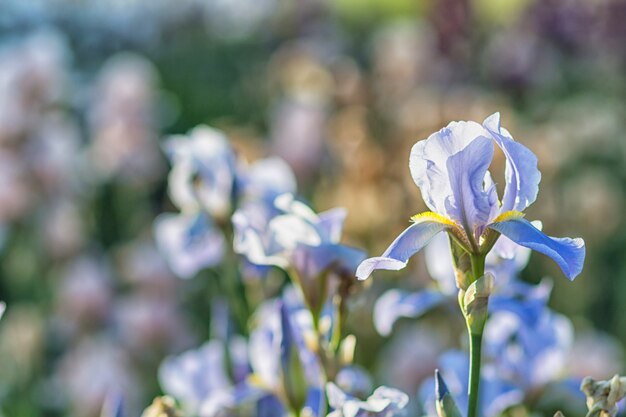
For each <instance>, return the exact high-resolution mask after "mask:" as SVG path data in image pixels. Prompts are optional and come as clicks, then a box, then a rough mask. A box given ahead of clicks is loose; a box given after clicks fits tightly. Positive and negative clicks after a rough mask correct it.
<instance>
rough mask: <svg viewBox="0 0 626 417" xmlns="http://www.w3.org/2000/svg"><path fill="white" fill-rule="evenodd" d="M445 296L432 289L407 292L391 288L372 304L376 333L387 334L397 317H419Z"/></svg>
mask: <svg viewBox="0 0 626 417" xmlns="http://www.w3.org/2000/svg"><path fill="white" fill-rule="evenodd" d="M446 298H447V297H446V296H445V295H443V294H442V293H441V292H439V291H433V290H424V291H420V292H416V293H409V292H406V291H402V290H398V289H391V290H389V291H387V292H386V293H384V294H383V295H382V296H381V297H380V298H379V299H378V301H377V302H376V305H375V306H374V326H375V327H376V330H377V331H378V333H380V334H381V335H383V336H389V335H390V334H391V330H392V329H393V325H394V323H395V322H396V321H397V320H398V319H399V318H401V317H407V318H415V317H419V316H421V315H422V314H424V313H426V312H427V311H429V310H430V309H431V308H434V307H436V306H438V305H439V304H441V303H442V302H443V301H445V300H446Z"/></svg>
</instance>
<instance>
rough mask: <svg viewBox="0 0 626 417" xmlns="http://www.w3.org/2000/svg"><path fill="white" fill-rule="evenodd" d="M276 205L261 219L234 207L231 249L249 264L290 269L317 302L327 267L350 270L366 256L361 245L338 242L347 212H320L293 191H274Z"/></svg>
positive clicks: (308, 296) (321, 296) (333, 270)
mask: <svg viewBox="0 0 626 417" xmlns="http://www.w3.org/2000/svg"><path fill="white" fill-rule="evenodd" d="M274 206H275V208H276V209H277V210H276V215H274V216H273V217H268V218H265V219H262V218H259V213H258V212H254V211H253V210H245V209H244V210H242V209H240V210H237V211H236V212H235V214H234V215H233V224H234V226H235V242H234V247H235V252H237V253H239V254H242V255H244V256H245V257H246V259H247V260H248V261H249V262H251V263H252V264H255V265H259V266H276V267H279V268H282V269H284V270H287V271H289V272H291V273H292V274H293V277H294V279H296V280H297V282H298V284H299V285H300V286H301V287H302V289H303V292H304V296H305V298H306V299H307V302H308V303H310V304H311V305H312V306H315V307H320V306H321V305H322V304H323V303H324V301H325V294H320V293H319V292H320V288H319V287H320V285H319V278H320V277H321V276H322V275H323V274H326V273H329V272H331V273H334V274H337V275H339V276H348V275H350V276H352V271H354V269H355V268H356V266H357V265H358V263H359V262H361V261H362V260H363V258H364V254H363V252H361V251H360V250H357V249H354V248H351V247H348V246H345V245H343V244H341V243H339V241H340V238H341V231H342V228H343V221H344V219H345V216H346V212H345V210H343V209H333V210H329V211H326V212H323V213H320V214H319V215H318V214H316V213H315V212H314V211H313V210H311V208H309V207H308V206H307V205H305V204H304V203H302V202H300V201H297V200H295V199H294V197H293V195H291V194H283V195H280V196H278V197H277V198H276V199H275V200H274ZM272 214H273V213H272ZM259 220H261V221H259ZM262 220H265V221H266V223H265V224H263V221H262Z"/></svg>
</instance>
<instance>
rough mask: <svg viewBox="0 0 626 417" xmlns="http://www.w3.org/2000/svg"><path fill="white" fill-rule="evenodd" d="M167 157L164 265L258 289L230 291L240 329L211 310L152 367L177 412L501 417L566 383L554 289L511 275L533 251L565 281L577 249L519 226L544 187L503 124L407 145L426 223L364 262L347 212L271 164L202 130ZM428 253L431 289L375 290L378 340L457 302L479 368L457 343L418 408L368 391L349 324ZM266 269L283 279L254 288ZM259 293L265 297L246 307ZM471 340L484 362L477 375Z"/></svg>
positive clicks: (573, 269)
mask: <svg viewBox="0 0 626 417" xmlns="http://www.w3.org/2000/svg"><path fill="white" fill-rule="evenodd" d="M494 142H495V144H496V145H497V146H498V147H499V148H500V149H501V150H502V152H503V153H504V156H505V157H506V170H505V186H504V194H503V197H502V199H501V200H500V199H499V198H498V195H497V193H496V185H495V183H494V181H493V180H492V178H491V175H490V173H489V165H490V164H491V160H492V158H493V154H494ZM165 150H166V152H167V154H168V156H169V158H170V161H171V163H172V169H171V172H170V176H169V195H170V198H171V201H172V202H173V203H174V204H175V205H176V206H177V207H178V208H179V210H180V213H178V214H163V215H162V216H161V217H159V218H158V219H157V221H156V223H155V235H156V238H157V241H158V243H159V246H160V248H161V250H162V251H163V253H164V255H165V256H166V258H167V259H168V262H169V265H170V267H171V269H172V270H173V271H174V272H175V273H176V274H177V275H179V276H181V277H184V278H190V277H193V276H194V275H196V274H197V273H198V272H199V271H200V270H202V269H205V268H211V267H215V266H217V265H221V264H225V263H226V264H227V263H228V262H231V263H232V262H234V263H235V264H234V266H233V267H234V268H235V269H239V268H240V269H245V270H247V271H248V274H252V275H254V276H256V277H258V278H261V279H259V280H256V284H255V285H257V286H256V287H254V288H252V287H250V285H251V284H252V282H246V281H245V280H244V281H243V282H239V283H238V284H237V285H240V287H238V288H241V291H243V292H241V293H240V294H239V295H241V296H242V297H244V298H246V303H247V307H248V310H247V311H248V313H245V314H248V315H247V316H245V317H244V318H243V321H241V322H240V323H239V324H240V325H239V327H237V326H233V325H231V322H232V314H231V313H232V311H230V309H233V307H232V306H231V307H229V308H227V309H226V310H224V311H226V314H214V315H213V316H214V317H212V322H213V323H212V325H213V327H214V329H215V328H220V329H222V330H221V331H218V332H214V335H213V338H212V339H211V340H209V341H208V342H206V343H205V344H204V345H203V346H201V347H200V348H198V349H195V350H190V351H187V352H185V353H182V354H180V355H178V356H172V357H170V358H168V359H166V360H165V361H164V362H163V364H162V365H161V368H160V373H159V380H160V384H161V387H162V388H163V390H164V392H165V393H166V394H168V395H171V396H172V397H174V398H175V399H176V400H177V402H178V404H179V406H180V408H181V410H182V411H183V412H184V413H185V415H189V416H199V417H221V416H229V415H238V416H249V417H263V416H272V417H281V416H294V417H324V416H326V417H366V416H375V417H394V416H400V415H403V413H404V411H405V410H406V409H409V407H410V409H411V410H415V409H416V408H417V407H418V406H421V409H422V411H423V413H424V415H428V416H433V417H434V416H439V417H443V416H447V415H450V414H449V412H448V414H446V411H445V407H451V405H450V404H451V403H450V402H449V401H452V404H456V405H455V407H458V408H459V409H461V410H466V409H467V410H468V414H467V415H468V416H473V415H476V414H472V413H475V412H476V404H478V403H479V404H480V407H479V408H478V409H479V410H480V411H479V414H478V415H484V416H486V417H496V416H498V415H500V414H501V413H502V412H504V411H505V410H507V409H508V408H510V407H512V406H516V405H519V404H522V403H524V401H525V400H526V399H527V398H528V397H529V396H531V395H534V393H536V392H537V391H539V390H541V389H543V388H544V387H545V386H546V385H548V384H561V383H562V384H563V386H567V387H569V386H571V384H568V383H565V382H564V381H565V379H564V377H566V370H565V358H566V357H567V355H568V353H569V350H570V348H571V345H572V342H573V330H572V329H573V327H572V324H571V323H570V322H569V320H568V319H567V318H565V317H564V316H561V315H559V314H557V313H554V312H552V311H551V310H550V309H549V308H548V300H549V296H550V292H551V290H552V286H551V284H550V282H549V281H547V280H544V281H542V282H541V283H540V284H538V285H531V284H528V283H526V282H524V281H522V280H521V279H520V271H521V270H522V269H523V268H524V267H525V266H526V264H527V262H528V259H529V255H530V251H531V250H535V251H538V252H540V253H543V254H545V255H547V256H549V257H550V258H552V259H553V260H554V261H555V262H556V263H557V264H558V265H559V266H560V268H561V270H562V271H563V273H564V274H565V275H566V276H567V277H568V278H569V279H574V278H575V277H576V276H577V275H578V274H579V273H580V272H581V269H582V265H583V261H584V256H585V246H584V242H583V241H582V239H570V238H553V237H550V236H547V235H545V234H544V233H543V232H542V231H541V229H542V225H541V223H540V222H529V221H527V220H525V219H524V218H523V216H524V215H523V213H522V210H524V209H525V208H526V207H528V206H529V205H530V204H531V203H532V202H533V201H534V200H535V198H536V196H537V192H538V184H539V180H540V178H541V175H540V173H539V171H538V169H537V160H536V157H535V156H534V155H533V154H532V152H530V150H528V149H527V148H526V147H524V146H523V145H521V144H519V143H518V142H515V141H514V140H513V138H512V137H511V135H510V134H509V133H508V131H506V130H505V129H504V128H502V127H501V126H500V121H499V115H498V114H494V115H492V116H490V117H488V118H487V119H486V120H485V121H484V123H483V124H482V125H480V124H478V123H474V122H455V123H451V124H450V125H448V126H447V127H445V128H443V129H442V130H440V131H439V132H437V133H434V134H433V135H431V136H430V137H429V138H428V139H426V140H423V141H420V142H418V143H417V144H416V145H415V146H414V147H413V150H412V152H411V157H410V169H411V174H412V176H413V179H414V181H415V183H416V184H417V185H418V187H420V189H421V192H422V196H423V198H424V201H425V202H426V204H427V206H428V207H429V208H430V209H431V210H432V212H427V213H423V214H421V215H417V216H415V217H414V218H413V224H412V225H411V226H410V227H409V228H407V229H406V230H405V231H404V232H403V233H402V234H401V235H400V236H399V237H398V238H397V239H396V240H395V241H394V242H393V243H392V244H391V246H389V248H388V249H387V250H386V251H385V253H384V254H383V255H382V256H380V257H375V258H370V259H365V254H364V253H363V252H362V251H361V250H358V249H355V248H352V247H350V246H347V245H345V244H344V243H342V242H341V237H342V230H343V224H344V220H345V218H346V216H347V212H346V211H345V210H344V209H331V210H327V211H324V212H322V213H316V212H315V211H314V210H313V209H312V208H311V207H309V206H308V205H307V204H306V203H305V202H304V201H303V200H301V199H299V198H298V197H297V196H296V183H295V179H294V175H293V173H292V172H291V170H290V169H289V167H288V166H287V164H286V163H284V162H283V161H282V160H280V159H275V158H269V159H264V160H260V161H257V162H255V163H253V164H250V165H248V164H245V163H243V162H242V161H241V160H239V159H238V157H237V155H236V154H235V152H234V151H233V148H232V147H231V145H230V143H229V141H228V139H227V138H226V136H225V135H224V134H223V133H221V132H219V131H217V130H214V129H211V128H209V127H206V126H204V127H198V128H196V129H194V130H192V131H191V132H190V133H189V134H188V135H187V136H178V137H173V138H171V139H170V140H169V141H168V142H167V143H166V145H165ZM444 231H445V232H447V233H440V232H444ZM231 239H232V247H231V246H230V245H229V244H228V243H227V242H228V241H230V240H231ZM423 248H425V251H426V261H427V267H428V270H429V272H430V274H431V276H432V278H433V279H434V282H433V285H431V286H429V287H428V288H426V289H423V290H421V291H418V292H408V291H404V290H401V289H397V288H394V289H391V290H389V291H387V292H386V293H384V294H383V295H382V296H381V297H380V298H379V299H378V301H377V302H376V304H375V307H374V324H375V327H376V329H377V330H378V332H379V333H380V334H381V335H383V336H388V335H390V334H391V333H392V331H393V329H394V325H395V323H396V322H397V321H398V320H399V319H400V318H417V317H419V316H422V315H423V314H425V313H426V312H428V311H430V310H432V309H433V308H435V307H437V306H441V305H446V304H450V303H452V301H457V300H458V301H459V304H460V306H461V309H462V312H463V315H464V317H465V319H466V323H467V328H468V331H469V332H470V335H471V343H476V340H478V343H479V345H478V352H479V356H476V355H472V356H471V358H468V357H467V355H466V354H465V353H463V352H462V351H460V350H459V349H458V347H456V348H453V349H451V350H449V351H447V352H444V353H443V354H442V355H441V356H440V358H439V360H438V365H437V366H438V368H439V372H438V373H437V374H436V377H435V380H436V381H435V380H433V379H428V380H426V381H424V382H423V384H422V388H421V389H420V390H419V395H417V398H418V400H419V401H417V402H413V404H410V405H409V396H407V395H406V394H404V393H403V392H401V391H399V390H397V389H393V388H388V387H385V386H383V387H379V388H377V389H375V390H373V391H372V383H371V381H372V378H371V377H370V375H368V373H367V372H366V371H365V370H364V369H362V368H360V367H359V366H358V365H356V364H355V363H354V352H355V343H356V338H355V336H354V335H350V334H346V331H345V327H344V325H345V319H346V313H347V309H348V304H347V300H348V299H349V298H350V296H351V295H352V294H353V293H354V291H355V289H356V288H357V287H358V286H359V283H358V280H357V279H356V278H357V277H358V278H359V279H361V280H362V279H365V278H367V277H368V276H369V275H370V274H371V273H372V272H373V271H374V270H377V269H387V270H399V269H402V268H404V267H405V266H406V265H407V262H408V260H409V258H410V257H411V256H412V255H413V254H415V253H416V252H417V251H419V250H421V249H423ZM276 270H277V271H281V272H280V273H279V274H278V276H280V277H282V279H283V280H284V281H283V282H282V283H280V284H279V285H277V286H274V287H265V286H264V282H265V281H267V280H266V279H264V278H267V277H268V276H269V275H270V274H271V273H272V271H276ZM222 271H225V270H222ZM220 274H223V272H221V273H220ZM274 275H276V274H274ZM355 275H356V276H355ZM220 279H222V280H224V279H226V280H242V278H241V275H232V276H231V275H228V276H223V277H221V278H220ZM259 283H260V287H258V284H259ZM259 288H261V293H262V296H261V297H260V298H259V297H256V298H255V297H249V292H250V291H252V290H253V289H255V290H257V291H258V289H259ZM252 312H253V313H252ZM487 315H489V316H490V319H489V320H487ZM483 334H484V342H483ZM480 344H482V347H483V355H482V356H483V358H482V359H484V366H483V370H482V373H481V372H480V371H479V372H478V373H476V366H477V364H476V360H478V366H480V363H481V362H482V360H481V357H480V346H481V345H480ZM476 348H477V347H476V345H472V349H476ZM398 360H401V359H399V358H398ZM470 362H471V363H472V365H471V366H470ZM478 369H480V368H478ZM435 382H436V383H435ZM479 383H480V386H481V387H482V388H481V390H480V401H477V395H478V391H477V387H478V386H479ZM444 397H445V398H444ZM450 399H452V400H450ZM444 400H445V401H447V403H446V405H442V404H443V402H444ZM418 403H419V404H418ZM442 410H443V411H442ZM442 413H443V414H442Z"/></svg>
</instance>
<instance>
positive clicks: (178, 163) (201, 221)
mask: <svg viewBox="0 0 626 417" xmlns="http://www.w3.org/2000/svg"><path fill="white" fill-rule="evenodd" d="M164 150H165V153H166V154H167V156H168V158H169V159H170V162H171V164H172V169H171V171H170V175H169V177H168V191H169V194H170V199H171V200H172V202H173V203H174V204H175V205H176V206H177V207H178V208H179V209H180V213H178V214H172V213H165V214H162V215H160V216H159V217H158V218H157V219H156V221H155V224H154V228H155V231H154V234H155V238H156V241H157V244H158V246H159V249H160V251H161V252H162V253H163V254H164V256H165V259H166V260H167V262H168V264H169V266H170V268H171V269H172V271H173V272H174V273H175V274H176V275H178V276H179V277H181V278H191V277H193V276H195V275H196V274H197V273H198V271H200V270H202V269H203V268H207V267H213V266H216V265H218V264H219V263H220V262H221V261H222V259H223V256H224V253H225V251H226V249H227V247H226V245H225V241H226V238H225V236H224V230H222V229H223V227H221V228H220V227H218V226H223V225H224V224H226V222H227V220H228V218H229V216H230V214H231V212H232V210H233V207H234V206H235V205H236V204H237V202H241V203H242V204H245V205H253V206H254V209H253V210H251V211H254V212H260V213H263V212H264V210H262V209H261V208H262V207H264V206H268V205H271V202H273V200H274V198H275V197H276V196H277V195H279V194H282V193H285V192H295V190H296V180H295V176H294V174H293V172H292V171H291V168H290V167H289V165H287V163H286V162H284V161H283V160H281V159H280V158H267V159H262V160H259V161H256V162H254V163H252V164H250V165H247V164H245V163H244V162H243V161H237V158H236V155H235V152H234V150H233V149H232V147H231V145H230V143H229V141H228V138H227V137H226V136H225V135H224V134H223V133H222V132H220V131H218V130H215V129H213V128H210V127H208V126H199V127H196V128H194V129H193V130H191V131H190V132H189V133H188V134H187V135H177V136H173V137H171V138H170V139H168V140H167V142H166V143H165V145H164Z"/></svg>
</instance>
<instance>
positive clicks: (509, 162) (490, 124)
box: [483, 113, 541, 213]
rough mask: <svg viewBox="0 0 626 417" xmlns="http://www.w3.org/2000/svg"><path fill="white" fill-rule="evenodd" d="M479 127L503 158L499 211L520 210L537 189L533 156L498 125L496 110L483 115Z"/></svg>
mask: <svg viewBox="0 0 626 417" xmlns="http://www.w3.org/2000/svg"><path fill="white" fill-rule="evenodd" d="M483 126H484V127H485V129H487V131H488V132H489V133H490V134H491V135H492V137H493V139H494V140H495V142H496V143H497V144H498V146H499V147H500V148H501V149H502V151H503V152H504V156H505V157H506V168H505V180H506V185H505V188H504V196H503V198H502V206H501V209H500V212H502V213H504V212H506V211H510V210H516V211H523V210H524V209H525V208H526V207H528V206H529V205H531V204H532V203H533V202H534V201H535V199H536V198H537V192H538V191H539V182H540V181H541V173H540V172H539V170H538V169H537V157H536V156H535V155H534V154H533V153H532V152H531V151H530V150H529V149H528V148H527V147H525V146H524V145H522V144H521V143H519V142H516V141H515V140H514V139H513V137H512V136H511V134H510V133H509V132H508V131H507V130H506V129H504V128H502V127H501V126H500V113H494V114H492V115H491V116H489V117H488V118H486V119H485V121H484V122H483Z"/></svg>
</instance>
